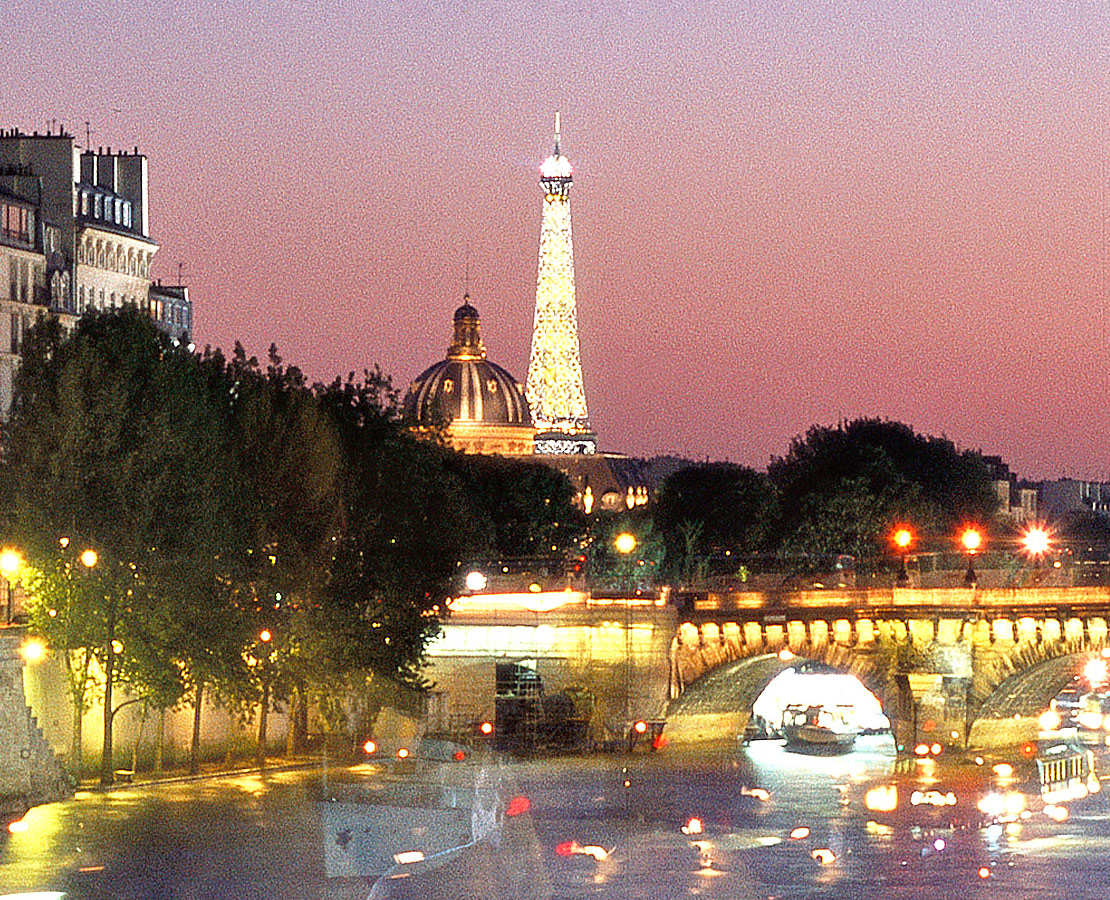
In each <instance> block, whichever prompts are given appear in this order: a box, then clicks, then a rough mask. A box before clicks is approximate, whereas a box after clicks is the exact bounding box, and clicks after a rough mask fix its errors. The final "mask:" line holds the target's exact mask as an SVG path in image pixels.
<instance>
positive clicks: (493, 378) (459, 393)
mask: <svg viewBox="0 0 1110 900" xmlns="http://www.w3.org/2000/svg"><path fill="white" fill-rule="evenodd" d="M453 324H454V337H453V340H452V341H451V345H450V346H449V347H448V348H447V358H446V359H444V360H441V361H440V362H437V363H436V364H435V365H432V366H429V367H428V368H427V369H425V370H424V371H423V372H421V373H420V375H419V376H417V378H416V380H415V381H413V382H412V384H411V385H409V390H408V393H407V394H406V395H405V403H404V417H405V422H406V423H408V424H409V426H410V427H413V428H414V429H416V430H417V431H418V432H419V430H420V429H421V428H422V427H431V426H434V425H437V424H443V423H446V429H447V430H446V439H447V443H448V444H450V445H451V446H452V447H454V448H455V449H456V450H462V451H464V452H466V453H487V454H499V455H502V456H526V455H527V456H530V455H531V454H532V452H533V450H534V446H535V428H534V427H533V426H532V416H531V413H530V411H529V409H528V401H527V400H525V399H524V388H523V387H522V386H521V385H520V383H519V382H517V380H516V379H515V378H513V376H512V375H510V374H509V373H508V372H507V371H506V370H505V369H503V368H501V366H499V365H497V364H496V363H493V362H490V360H488V359H486V348H485V346H484V345H483V343H482V334H481V322H480V319H479V316H478V310H477V309H475V308H474V306H472V305H471V303H470V296H469V294H468V295H466V296H464V297H463V304H462V306H460V307H459V308H458V309H457V310H455V315H454V323H453Z"/></svg>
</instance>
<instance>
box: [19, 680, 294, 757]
mask: <svg viewBox="0 0 1110 900" xmlns="http://www.w3.org/2000/svg"><path fill="white" fill-rule="evenodd" d="M23 682H24V685H25V691H26V698H27V700H26V702H27V704H28V705H29V706H30V707H31V709H32V710H33V711H34V714H35V715H36V716H37V717H38V720H39V722H40V725H41V728H42V731H43V733H44V735H45V737H46V739H47V741H48V742H49V744H50V746H51V747H53V748H54V750H55V751H56V752H57V754H58V757H59V758H60V759H61V760H62V761H63V763H64V764H65V766H66V768H67V769H68V770H70V771H73V770H75V766H74V765H73V762H72V749H73V748H72V744H73V704H72V702H71V699H70V694H69V687H68V681H67V677H66V673H65V670H64V668H63V667H62V665H61V663H60V662H58V661H57V660H55V659H53V658H50V659H46V660H44V661H42V662H38V663H29V664H27V665H26V667H25V668H24V671H23ZM95 693H96V692H95V691H94V694H95ZM129 699H131V698H130V697H129V695H128V694H127V692H126V691H125V690H122V689H121V688H120V687H118V686H117V688H116V691H115V696H114V703H115V705H116V706H117V707H118V706H119V705H120V704H122V703H124V702H125V701H127V700H129ZM282 709H283V708H282ZM103 715H104V707H103V704H102V703H101V702H100V698H99V697H94V699H93V703H92V706H91V708H90V709H89V711H88V712H86V713H85V716H84V718H83V720H82V729H81V740H82V756H83V760H82V771H83V772H84V774H85V775H86V776H87V775H88V774H90V773H91V772H94V771H97V770H98V768H99V765H100V752H101V745H102V741H103V736H104V724H103V722H104V720H103ZM288 726H289V721H288V717H287V716H286V715H285V714H284V712H275V711H271V713H270V718H269V722H268V725H267V733H268V740H267V743H268V744H269V746H270V748H271V750H272V751H274V752H280V751H282V750H283V749H284V746H285V740H286V736H287V734H288ZM160 727H161V716H160V714H159V712H158V711H157V710H154V709H144V705H143V703H141V702H139V703H132V704H130V705H128V706H126V707H124V708H122V709H121V710H120V711H119V712H118V713H117V714H116V719H115V725H114V731H113V738H114V741H113V746H114V750H115V767H116V768H130V765H131V754H132V749H133V748H136V747H137V749H138V762H139V765H140V768H149V767H150V766H151V765H152V764H153V761H154V756H155V752H156V749H155V748H156V747H157V744H158V740H159V730H160ZM257 730H258V710H257V709H255V710H253V715H252V717H251V719H250V720H249V721H248V722H245V723H244V722H241V721H240V719H239V716H238V715H237V714H234V713H230V712H229V711H228V710H226V709H223V708H221V707H220V706H218V705H216V704H215V703H212V702H206V703H205V706H204V710H203V712H202V716H201V755H202V758H205V759H219V758H223V757H226V756H227V754H228V753H229V752H230V753H232V754H233V755H235V756H247V755H250V754H252V753H253V752H254V747H255V744H256V740H255V739H256V736H257ZM192 735H193V710H192V707H191V706H187V705H186V706H183V707H181V708H178V709H172V710H168V711H167V712H166V714H165V731H164V745H163V752H164V757H163V764H164V765H165V766H167V767H172V766H174V765H181V764H183V763H184V762H185V761H186V760H187V758H188V756H189V751H190V745H191V742H192Z"/></svg>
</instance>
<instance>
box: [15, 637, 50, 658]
mask: <svg viewBox="0 0 1110 900" xmlns="http://www.w3.org/2000/svg"><path fill="white" fill-rule="evenodd" d="M19 655H20V656H22V657H23V659H24V661H25V662H29V663H37V662H42V661H43V660H44V659H46V644H44V643H43V642H42V641H41V640H39V639H38V638H28V639H27V640H26V641H24V642H23V645H22V646H21V647H20V648H19Z"/></svg>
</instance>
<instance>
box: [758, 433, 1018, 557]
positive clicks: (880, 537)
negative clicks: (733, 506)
mask: <svg viewBox="0 0 1110 900" xmlns="http://www.w3.org/2000/svg"><path fill="white" fill-rule="evenodd" d="M768 475H769V476H770V478H771V480H772V482H774V484H775V486H776V487H777V489H778V491H779V496H780V503H781V510H782V515H781V518H780V520H779V523H778V528H777V534H776V536H775V537H776V538H777V541H778V543H779V545H780V548H781V550H782V551H783V552H786V553H792V554H801V553H806V554H826V553H851V554H852V555H853V556H857V557H864V558H866V557H874V556H876V555H878V554H880V553H881V552H882V551H883V549H884V544H885V541H886V537H887V534H888V532H889V529H890V527H891V526H892V525H893V524H894V522H895V521H896V520H905V521H908V522H910V523H912V524H914V525H915V526H916V527H917V529H918V530H919V531H920V532H931V533H933V534H948V533H950V532H952V531H954V530H955V528H956V526H957V524H958V523H960V522H961V521H967V520H974V519H979V520H984V521H985V520H988V519H990V518H991V517H992V516H993V515H994V512H995V509H996V508H997V503H998V500H997V496H996V495H995V493H994V489H993V486H992V484H991V478H990V471H989V469H988V468H987V466H986V464H985V463H984V461H983V459H982V456H981V455H980V454H978V453H976V452H974V451H970V450H964V451H960V450H957V449H956V447H955V445H954V444H953V443H952V442H951V441H949V440H947V439H945V438H936V437H925V436H923V435H918V434H916V433H915V432H914V431H913V429H911V428H910V427H909V426H908V425H903V424H901V423H899V422H890V421H883V420H880V419H856V420H854V421H852V422H847V423H843V424H841V425H839V426H837V427H836V428H828V427H821V426H814V427H812V428H810V429H809V431H808V432H806V435H805V436H804V437H799V438H795V439H794V441H793V442H792V443H791V445H790V451H789V452H788V453H787V455H786V456H785V457H781V458H776V459H774V460H772V461H771V465H770V466H769V468H768Z"/></svg>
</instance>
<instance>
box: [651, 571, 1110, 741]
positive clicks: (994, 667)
mask: <svg viewBox="0 0 1110 900" xmlns="http://www.w3.org/2000/svg"><path fill="white" fill-rule="evenodd" d="M1108 621H1110V589H1108V588H1105V587H1068V588H1049V587H1040V588H1021V589H998V590H976V589H974V588H944V589H920V588H905V589H902V588H894V589H886V590H879V591H853V590H821V591H802V592H797V593H783V594H777V595H769V594H762V593H757V592H737V593H729V594H705V595H702V596H698V597H694V598H689V599H688V601H687V602H686V603H685V604H684V605H683V606H682V607H681V612H680V615H679V619H678V622H679V624H678V625H677V633H676V634H675V636H674V639H673V640H672V642H671V651H670V694H671V698H672V699H671V703H670V706H669V709H668V719H669V724H668V729H669V731H670V732H671V733H673V734H674V735H675V736H676V737H678V736H680V735H682V736H688V737H710V736H720V735H723V734H725V733H731V734H736V733H738V732H740V731H742V730H743V727H744V725H745V724H746V723H747V720H748V718H749V717H750V715H751V709H752V704H753V703H754V702H755V700H756V698H757V697H758V696H759V694H760V693H761V692H762V690H763V688H764V687H766V685H767V683H768V682H770V680H771V679H772V678H773V677H774V676H775V675H776V674H778V672H780V671H782V670H783V669H785V668H787V667H788V666H797V665H799V663H800V662H802V661H804V660H813V661H815V662H817V663H820V664H823V665H825V666H828V667H830V668H832V669H835V670H838V671H842V672H848V673H851V674H853V675H855V676H857V677H858V678H859V679H860V680H861V681H862V682H863V683H864V685H866V686H867V687H868V688H869V689H870V690H871V691H872V692H873V693H874V694H875V695H876V697H878V698H879V701H880V703H881V704H882V706H883V711H884V712H885V713H886V715H887V716H888V717H889V718H890V720H891V722H892V725H893V728H894V731H895V737H896V739H897V741H898V743H899V744H901V745H903V746H906V747H909V746H912V745H913V744H915V743H917V741H918V740H922V739H928V740H929V741H940V742H941V743H944V744H948V745H957V746H961V747H966V746H1000V745H1013V744H1017V743H1021V742H1023V741H1025V740H1029V739H1035V738H1036V735H1037V732H1038V725H1037V716H1038V715H1039V714H1040V713H1041V712H1043V711H1044V710H1045V709H1046V708H1047V706H1048V704H1049V701H1050V700H1051V699H1052V698H1053V697H1054V696H1055V695H1056V694H1057V693H1058V692H1059V691H1060V689H1061V688H1062V687H1064V686H1065V685H1066V684H1067V683H1069V682H1070V681H1071V680H1072V678H1073V676H1074V674H1075V673H1076V672H1077V671H1078V670H1079V669H1080V668H1081V666H1082V664H1083V662H1084V660H1085V659H1086V658H1089V657H1090V656H1092V655H1097V654H1099V653H1100V652H1101V651H1105V654H1104V655H1107V654H1110V649H1107V648H1110V639H1108V635H1107V622H1108Z"/></svg>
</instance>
